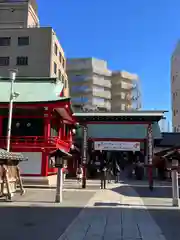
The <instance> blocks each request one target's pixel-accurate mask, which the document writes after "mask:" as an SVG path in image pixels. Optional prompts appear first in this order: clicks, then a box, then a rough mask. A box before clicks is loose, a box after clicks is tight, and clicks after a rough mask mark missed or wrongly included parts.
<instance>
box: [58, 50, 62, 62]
mask: <svg viewBox="0 0 180 240" xmlns="http://www.w3.org/2000/svg"><path fill="white" fill-rule="evenodd" d="M61 61H62V54H61V52H59V62H60V63H61Z"/></svg>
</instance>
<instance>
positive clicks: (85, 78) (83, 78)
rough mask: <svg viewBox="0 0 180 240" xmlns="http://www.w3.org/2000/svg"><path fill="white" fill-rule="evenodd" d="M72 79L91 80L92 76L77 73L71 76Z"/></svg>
mask: <svg viewBox="0 0 180 240" xmlns="http://www.w3.org/2000/svg"><path fill="white" fill-rule="evenodd" d="M70 79H71V81H72V82H82V81H88V80H90V77H89V76H83V75H78V74H76V75H75V76H72V77H70Z"/></svg>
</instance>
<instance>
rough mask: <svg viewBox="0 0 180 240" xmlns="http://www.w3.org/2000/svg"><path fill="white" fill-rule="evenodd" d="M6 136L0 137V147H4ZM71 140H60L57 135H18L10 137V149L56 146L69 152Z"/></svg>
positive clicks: (50, 147)
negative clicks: (45, 136)
mask: <svg viewBox="0 0 180 240" xmlns="http://www.w3.org/2000/svg"><path fill="white" fill-rule="evenodd" d="M6 143H7V137H0V148H6ZM71 144H72V143H71V142H70V141H68V140H62V139H60V138H59V137H49V138H47V139H45V138H44V137H42V136H19V137H11V148H12V151H16V150H18V151H22V152H23V149H28V148H29V149H30V151H31V149H39V148H40V149H41V150H49V151H51V150H55V149H57V148H59V149H62V150H64V151H66V152H69V150H70V148H71Z"/></svg>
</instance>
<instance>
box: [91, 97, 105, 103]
mask: <svg viewBox="0 0 180 240" xmlns="http://www.w3.org/2000/svg"><path fill="white" fill-rule="evenodd" d="M93 104H104V99H103V98H98V97H94V98H93Z"/></svg>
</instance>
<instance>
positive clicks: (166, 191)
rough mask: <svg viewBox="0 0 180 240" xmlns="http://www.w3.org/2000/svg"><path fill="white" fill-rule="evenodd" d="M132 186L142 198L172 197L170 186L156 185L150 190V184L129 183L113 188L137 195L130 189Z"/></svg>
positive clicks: (122, 192)
mask: <svg viewBox="0 0 180 240" xmlns="http://www.w3.org/2000/svg"><path fill="white" fill-rule="evenodd" d="M129 187H132V188H133V189H134V190H135V191H136V192H137V193H138V195H139V196H140V197H141V198H143V197H144V198H148V197H149V198H172V189H171V188H170V187H165V186H164V187H158V186H155V187H154V190H153V191H150V190H149V187H148V186H137V185H132V186H131V185H130V184H129V185H128V186H126V185H125V186H120V187H115V188H112V189H111V190H112V191H114V192H117V193H119V194H122V195H124V196H129V197H136V196H137V195H136V194H135V193H134V191H129V190H128V188H129Z"/></svg>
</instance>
